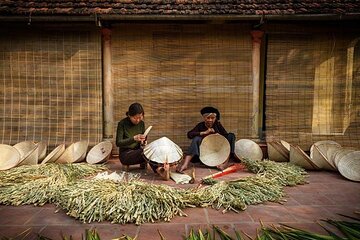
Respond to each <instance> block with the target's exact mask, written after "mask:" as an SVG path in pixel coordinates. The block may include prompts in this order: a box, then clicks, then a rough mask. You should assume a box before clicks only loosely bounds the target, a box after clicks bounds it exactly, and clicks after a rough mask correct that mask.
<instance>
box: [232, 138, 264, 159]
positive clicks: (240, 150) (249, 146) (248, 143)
mask: <svg viewBox="0 0 360 240" xmlns="http://www.w3.org/2000/svg"><path fill="white" fill-rule="evenodd" d="M235 155H236V156H237V157H238V158H239V159H245V158H246V159H252V160H262V158H263V152H262V150H261V148H260V146H259V145H258V144H257V143H256V142H254V141H252V140H250V139H240V140H238V141H237V142H236V143H235Z"/></svg>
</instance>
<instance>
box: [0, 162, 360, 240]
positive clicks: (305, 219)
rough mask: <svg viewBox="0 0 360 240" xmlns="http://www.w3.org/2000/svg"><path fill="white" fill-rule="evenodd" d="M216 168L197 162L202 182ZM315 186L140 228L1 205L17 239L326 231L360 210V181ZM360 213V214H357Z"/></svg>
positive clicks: (2, 222) (49, 208) (6, 228)
mask: <svg viewBox="0 0 360 240" xmlns="http://www.w3.org/2000/svg"><path fill="white" fill-rule="evenodd" d="M107 165H108V167H109V168H110V169H112V170H117V171H121V165H120V163H119V162H118V160H117V159H115V158H114V159H111V160H110V161H109V162H108V163H107ZM130 171H131V172H134V173H135V172H136V173H140V174H141V176H142V178H143V179H146V181H149V182H153V183H162V184H169V185H171V186H174V187H175V186H177V187H194V186H196V184H197V183H195V185H181V186H179V185H176V184H175V183H174V182H173V181H168V182H164V181H162V180H161V179H160V178H159V177H158V176H156V175H155V174H154V173H153V172H152V171H151V170H150V169H147V170H139V169H138V168H137V166H133V167H131V169H130ZM214 172H217V170H215V169H210V168H205V167H201V166H199V165H197V166H196V177H197V180H199V179H201V177H204V176H207V175H209V174H211V173H214ZM248 175H251V174H250V173H248V172H237V173H233V174H231V175H228V176H226V177H224V178H223V179H230V178H239V177H244V176H248ZM308 180H309V184H306V185H301V186H296V187H286V188H285V193H286V197H285V199H286V200H287V201H286V202H284V203H283V204H278V203H264V204H259V205H251V206H248V208H247V209H246V210H245V211H243V212H240V213H235V212H228V213H225V214H223V213H222V212H221V211H217V210H214V209H210V208H189V209H185V210H184V212H185V213H186V214H187V215H188V216H187V217H175V218H173V219H172V220H171V221H170V222H157V223H146V224H142V225H140V226H137V225H135V224H125V225H121V224H111V223H109V222H100V223H97V222H95V223H90V224H84V223H82V222H80V221H78V220H76V219H74V218H71V217H69V216H67V215H66V214H65V212H64V211H63V210H62V209H56V208H55V206H54V205H52V204H47V205H45V206H42V207H36V206H4V205H0V238H1V237H3V236H6V237H15V236H16V235H18V234H20V233H21V232H23V231H25V230H28V232H29V235H27V237H26V238H25V239H35V237H36V235H37V234H40V235H42V236H46V237H49V238H51V239H61V234H63V235H64V236H67V237H69V236H70V235H72V237H73V239H79V240H80V239H81V236H82V234H84V232H85V229H90V228H96V230H97V232H98V233H99V235H100V237H101V239H102V240H107V239H114V238H118V237H121V236H122V235H124V234H125V235H129V236H131V237H134V236H138V237H137V239H138V240H142V239H146V240H148V239H160V236H159V233H158V231H160V232H161V234H162V235H163V236H164V237H165V238H166V239H167V240H177V239H183V237H184V236H185V235H187V234H188V233H189V232H190V230H191V229H192V228H193V229H196V230H197V229H199V228H201V229H206V228H209V227H211V226H212V225H217V226H219V227H221V228H222V229H224V230H225V231H226V232H228V233H230V235H233V236H234V231H233V230H234V229H236V230H237V231H239V230H242V231H244V232H246V233H247V234H249V235H250V236H254V235H255V234H256V229H257V228H259V226H260V221H262V222H263V223H264V224H265V225H271V224H278V223H284V224H287V225H290V226H294V227H300V228H303V229H306V230H311V231H316V232H319V233H324V230H323V229H322V228H321V227H320V226H319V225H318V224H316V223H315V222H316V221H318V220H320V219H325V218H332V219H342V218H343V217H341V216H339V215H338V213H340V214H345V215H352V216H354V215H356V214H355V213H354V212H355V211H360V183H357V182H351V181H348V180H346V179H344V178H343V177H342V176H341V175H340V174H338V173H335V172H325V171H321V172H315V171H313V172H309V178H308ZM357 216H358V217H359V216H360V215H357Z"/></svg>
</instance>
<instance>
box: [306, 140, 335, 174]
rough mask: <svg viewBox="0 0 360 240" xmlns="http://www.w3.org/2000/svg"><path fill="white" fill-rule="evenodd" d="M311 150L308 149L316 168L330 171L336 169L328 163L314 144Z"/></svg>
mask: <svg viewBox="0 0 360 240" xmlns="http://www.w3.org/2000/svg"><path fill="white" fill-rule="evenodd" d="M311 150H312V151H310V158H311V160H312V162H313V163H315V164H316V166H317V167H318V168H320V169H326V170H330V171H336V168H334V167H332V166H331V165H330V163H329V162H328V161H327V160H326V159H325V158H326V156H325V155H324V154H323V153H322V152H320V150H319V148H318V147H317V146H316V145H313V147H312V148H311ZM311 156H312V157H311Z"/></svg>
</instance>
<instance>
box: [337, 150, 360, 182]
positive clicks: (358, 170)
mask: <svg viewBox="0 0 360 240" xmlns="http://www.w3.org/2000/svg"><path fill="white" fill-rule="evenodd" d="M338 169H339V172H340V174H341V175H342V176H344V177H345V178H347V179H349V180H352V181H357V182H359V181H360V151H354V152H352V153H349V154H346V155H345V156H344V157H342V158H341V159H340V161H339V163H338Z"/></svg>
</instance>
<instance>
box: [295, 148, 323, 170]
mask: <svg viewBox="0 0 360 240" xmlns="http://www.w3.org/2000/svg"><path fill="white" fill-rule="evenodd" d="M289 162H291V163H292V164H295V165H298V166H300V167H303V168H304V169H306V170H315V169H317V167H316V166H315V165H314V164H313V163H312V162H311V160H310V157H309V156H308V155H307V154H306V153H305V152H304V151H303V150H302V149H301V148H300V147H299V146H293V145H290V158H289Z"/></svg>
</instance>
